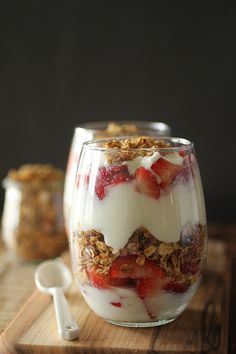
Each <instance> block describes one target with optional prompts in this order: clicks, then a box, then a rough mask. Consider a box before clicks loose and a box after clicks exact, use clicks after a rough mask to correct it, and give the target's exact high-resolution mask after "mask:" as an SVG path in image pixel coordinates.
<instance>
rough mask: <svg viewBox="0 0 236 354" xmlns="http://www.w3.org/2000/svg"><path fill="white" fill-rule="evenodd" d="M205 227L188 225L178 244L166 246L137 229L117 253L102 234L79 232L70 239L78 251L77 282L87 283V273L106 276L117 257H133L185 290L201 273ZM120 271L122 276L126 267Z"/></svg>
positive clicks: (141, 229) (142, 230) (143, 230)
mask: <svg viewBox="0 0 236 354" xmlns="http://www.w3.org/2000/svg"><path fill="white" fill-rule="evenodd" d="M205 236H206V227H205V226H203V225H201V224H188V225H185V227H184V228H183V230H182V233H181V237H180V241H178V242H176V243H167V242H161V241H159V240H157V239H156V238H155V237H154V236H153V235H152V234H151V233H150V232H149V231H148V230H147V229H144V228H142V227H141V228H139V229H137V230H136V231H135V232H134V234H133V235H132V236H131V237H130V239H129V241H128V243H127V244H126V246H125V247H124V248H122V249H121V250H120V251H116V250H114V249H113V248H112V247H109V246H107V245H106V243H105V242H104V236H103V235H102V233H100V232H98V231H95V230H88V231H82V232H81V233H80V234H79V235H77V234H75V235H74V242H75V245H74V247H75V246H76V244H77V249H78V258H77V261H78V272H77V274H76V275H77V278H78V280H79V281H80V282H81V283H82V284H83V283H86V282H88V283H89V282H90V281H89V278H88V274H87V270H88V269H93V271H94V272H96V273H99V274H103V275H107V274H109V271H110V268H111V266H112V262H113V261H114V260H115V259H117V258H118V257H119V256H121V257H126V256H131V255H132V256H136V263H137V265H139V266H144V267H145V263H146V261H153V262H155V263H156V264H157V266H158V267H160V268H161V269H162V270H163V271H164V272H165V274H166V277H167V278H168V279H169V281H174V282H175V283H176V284H178V285H180V286H183V289H187V288H188V287H189V286H191V285H192V284H194V283H195V282H196V281H197V279H198V278H199V276H200V275H201V271H202V263H203V262H204V259H205ZM122 267H123V268H121V271H122V269H123V271H124V274H125V272H127V269H126V268H127V267H129V265H126V264H124V265H123V266H122Z"/></svg>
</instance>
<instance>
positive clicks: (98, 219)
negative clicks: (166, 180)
mask: <svg viewBox="0 0 236 354" xmlns="http://www.w3.org/2000/svg"><path fill="white" fill-rule="evenodd" d="M194 186H195V188H194ZM77 198H78V203H77V206H78V207H77V209H76V213H74V223H75V224H74V225H75V228H76V225H78V224H76V223H78V220H79V222H80V228H81V229H82V230H84V231H86V230H90V229H95V230H97V231H99V232H101V233H102V234H103V235H104V239H105V242H106V244H107V245H108V246H111V247H113V248H114V249H121V248H123V247H124V246H125V245H126V243H127V242H128V240H129V238H130V237H131V235H132V234H133V233H134V231H135V230H137V229H138V228H139V227H141V226H143V227H145V228H146V229H147V230H149V232H150V233H151V234H152V235H153V236H154V237H156V238H157V239H158V240H160V241H163V242H177V241H178V240H179V238H180V233H181V229H182V227H183V225H185V224H186V223H191V222H192V223H197V222H200V223H201V224H205V222H206V216H205V208H204V203H203V192H202V186H201V182H200V180H199V179H197V180H196V178H194V183H191V182H189V183H183V182H181V181H178V183H176V184H173V186H172V187H171V188H170V190H169V191H168V192H166V193H164V194H162V195H161V196H160V197H159V199H154V198H151V197H149V196H146V195H144V194H141V193H139V192H137V191H136V190H135V182H134V181H132V182H127V183H122V184H119V185H116V186H110V187H107V190H106V196H105V198H104V199H102V200H99V199H98V198H97V197H94V195H93V194H92V193H91V192H90V191H88V190H87V189H84V190H80V193H78V195H77Z"/></svg>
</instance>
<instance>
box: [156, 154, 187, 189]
mask: <svg viewBox="0 0 236 354" xmlns="http://www.w3.org/2000/svg"><path fill="white" fill-rule="evenodd" d="M151 169H152V170H153V171H154V172H155V173H156V174H157V175H158V176H159V177H160V178H161V188H162V189H164V190H166V189H167V188H168V187H169V186H170V184H171V183H172V182H173V181H174V179H175V178H176V176H177V175H178V174H179V173H180V172H181V171H182V170H183V166H181V165H176V164H173V163H172V162H170V161H168V160H166V159H164V158H162V157H161V158H160V159H158V160H157V161H156V162H154V163H153V164H152V166H151Z"/></svg>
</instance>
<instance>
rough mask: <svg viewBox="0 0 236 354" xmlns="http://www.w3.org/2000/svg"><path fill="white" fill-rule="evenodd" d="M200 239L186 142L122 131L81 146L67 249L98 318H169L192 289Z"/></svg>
mask: <svg viewBox="0 0 236 354" xmlns="http://www.w3.org/2000/svg"><path fill="white" fill-rule="evenodd" d="M206 239H207V231H206V215H205V204H204V196H203V191H202V184H201V178H200V173H199V169H198V164H197V160H196V155H195V152H194V147H193V143H191V142H190V141H188V140H186V139H182V138H163V139H162V140H158V139H156V138H151V137H135V138H134V137H133V138H132V137H130V138H127V137H125V138H116V139H106V140H94V141H90V142H87V143H84V144H83V149H82V153H81V157H80V162H79V167H78V172H77V183H76V185H75V191H74V197H73V202H72V210H71V224H70V252H71V257H72V265H73V272H74V275H75V278H76V280H77V283H78V285H79V287H80V290H81V292H82V294H83V296H84V298H85V300H86V302H87V303H88V305H89V306H90V307H91V309H92V310H93V311H94V312H95V313H96V314H97V315H98V316H99V317H101V318H103V319H104V320H106V321H108V322H110V323H113V324H117V325H122V326H131V327H132V326H133V327H150V326H157V325H161V324H165V323H168V322H171V321H173V320H174V319H176V318H177V317H178V316H179V315H180V314H181V313H182V312H183V311H184V309H185V308H186V306H187V305H188V303H189V302H190V300H191V299H192V296H193V294H194V293H195V292H196V290H197V288H198V285H199V282H200V279H201V274H202V271H203V268H204V263H205V257H206Z"/></svg>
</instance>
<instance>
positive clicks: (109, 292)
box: [82, 285, 196, 322]
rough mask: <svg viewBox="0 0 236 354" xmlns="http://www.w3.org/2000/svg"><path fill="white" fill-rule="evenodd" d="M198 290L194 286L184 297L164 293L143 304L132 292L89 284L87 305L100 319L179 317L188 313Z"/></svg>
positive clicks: (128, 320) (162, 318)
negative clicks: (186, 310) (185, 312)
mask: <svg viewBox="0 0 236 354" xmlns="http://www.w3.org/2000/svg"><path fill="white" fill-rule="evenodd" d="M195 291H196V285H193V286H191V287H190V288H189V289H188V291H187V292H186V293H184V294H170V293H166V292H163V293H161V294H158V295H156V296H153V298H150V299H149V300H146V301H145V302H143V301H142V300H141V299H140V298H139V297H138V295H137V294H136V292H135V291H134V290H132V289H123V288H116V289H97V288H94V287H91V286H89V285H85V286H83V289H82V293H83V296H84V298H85V300H86V302H87V304H88V305H89V306H90V307H91V309H92V310H93V311H94V312H95V313H96V314H97V315H98V316H100V317H102V318H104V319H108V320H114V321H124V322H150V320H152V321H155V320H168V319H172V318H175V317H177V316H178V315H179V314H180V313H182V312H183V311H184V309H185V308H186V306H187V305H188V303H189V302H190V300H191V298H192V296H193V294H194V293H195ZM117 304H119V306H117ZM150 314H151V315H152V318H151V319H150Z"/></svg>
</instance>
